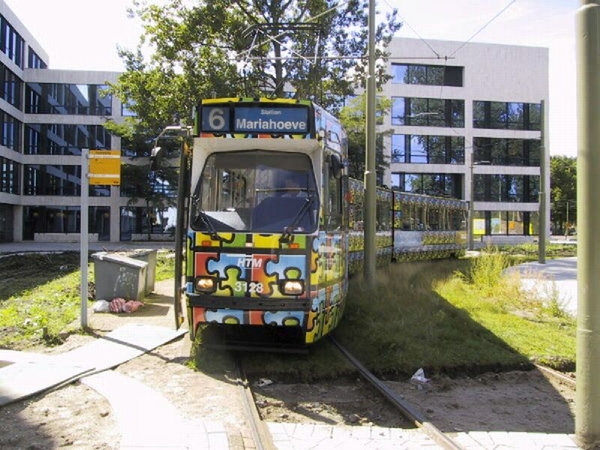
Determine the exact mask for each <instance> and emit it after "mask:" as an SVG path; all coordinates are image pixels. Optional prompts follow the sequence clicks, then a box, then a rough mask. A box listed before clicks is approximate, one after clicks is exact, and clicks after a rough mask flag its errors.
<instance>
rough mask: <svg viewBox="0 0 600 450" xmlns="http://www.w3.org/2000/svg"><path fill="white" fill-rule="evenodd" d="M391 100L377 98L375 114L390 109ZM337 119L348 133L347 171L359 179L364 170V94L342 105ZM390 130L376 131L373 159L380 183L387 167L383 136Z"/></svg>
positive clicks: (381, 114)
mask: <svg viewBox="0 0 600 450" xmlns="http://www.w3.org/2000/svg"><path fill="white" fill-rule="evenodd" d="M391 103H392V102H391V100H390V99H387V98H383V97H379V98H378V99H377V104H376V111H377V113H376V115H377V117H378V118H379V119H383V117H384V116H385V115H386V114H387V113H388V112H389V111H390V110H391ZM339 119H340V122H341V123H342V125H343V126H344V129H345V130H346V132H347V133H348V163H349V164H348V172H349V175H350V176H351V177H352V178H356V179H361V178H362V177H363V175H364V171H365V147H366V94H363V95H360V96H358V97H355V98H354V99H352V100H350V101H349V102H348V104H347V105H346V106H345V107H343V108H342V109H341V111H340V113H339ZM391 133H392V130H386V131H382V132H378V133H377V136H376V140H375V146H376V148H375V160H376V165H377V168H376V170H377V180H378V184H381V183H382V181H381V180H383V173H384V171H385V169H386V168H388V167H389V158H387V157H386V156H385V155H384V143H383V139H384V136H386V135H389V134H391Z"/></svg>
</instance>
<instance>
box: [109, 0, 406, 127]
mask: <svg viewBox="0 0 600 450" xmlns="http://www.w3.org/2000/svg"><path fill="white" fill-rule="evenodd" d="M189 3H190V2H185V1H184V0H170V1H168V2H167V3H166V4H164V5H162V6H158V5H147V4H146V3H144V2H141V1H139V0H135V1H134V8H133V9H132V10H131V11H130V13H131V14H136V15H137V16H138V17H139V18H140V19H141V21H142V25H143V28H144V33H143V35H142V37H141V40H140V44H139V46H138V48H137V50H136V51H129V50H124V49H121V50H120V55H121V57H122V58H123V59H124V60H125V64H126V72H125V73H124V74H123V75H122V76H121V77H120V79H119V82H118V83H117V84H115V85H112V86H111V87H110V90H111V92H112V93H113V94H115V95H117V96H118V97H119V98H121V99H122V100H123V101H125V102H126V103H127V104H128V105H129V108H130V109H131V110H132V111H134V112H135V113H136V115H137V119H129V120H127V121H126V123H125V127H129V129H133V128H135V127H137V130H134V131H137V132H140V131H147V132H151V131H152V130H154V132H155V134H154V135H156V134H157V131H158V130H159V129H160V127H163V126H165V125H169V124H173V123H180V122H184V123H187V124H189V123H191V111H192V108H193V107H194V106H195V105H196V104H197V103H198V101H199V100H200V99H201V98H210V97H213V96H217V97H239V96H245V97H259V96H271V95H274V96H279V97H282V96H285V95H286V93H287V92H288V91H289V90H290V89H291V90H293V91H294V96H295V97H296V98H303V99H304V98H310V99H314V100H316V101H317V102H318V103H320V104H321V105H322V106H324V107H325V108H328V109H330V110H331V112H336V111H337V108H338V107H339V106H340V105H341V104H342V103H343V101H344V99H345V98H346V97H347V96H349V95H352V94H353V92H354V89H355V88H356V86H359V85H360V84H361V83H363V84H364V73H365V71H364V66H365V64H364V59H363V58H364V55H365V54H366V45H367V12H366V6H367V5H366V3H365V2H364V1H360V0H350V1H348V2H345V3H342V4H340V5H339V6H338V5H337V4H335V3H333V2H331V1H328V0H210V1H208V0H206V1H202V0H199V1H197V2H196V3H194V4H193V6H189ZM399 28H400V23H399V22H398V20H397V14H396V11H395V10H393V11H392V12H391V13H389V14H388V15H387V17H386V20H384V21H381V23H380V25H379V26H378V27H377V42H378V43H379V45H378V50H377V55H376V56H377V57H378V58H385V57H387V55H388V53H387V52H386V50H385V49H386V47H387V45H388V44H389V42H390V40H391V39H392V36H393V34H394V33H395V32H396V31H397V30H398V29H399ZM147 48H150V49H151V51H152V54H151V56H150V57H149V58H146V57H145V56H144V50H145V49H147ZM378 68H379V72H378V74H377V76H378V81H379V82H380V83H385V82H386V81H387V79H388V78H389V75H388V74H387V73H386V71H385V67H384V66H383V65H379V66H378ZM112 131H114V132H120V133H125V132H127V131H126V130H125V129H123V128H120V129H119V128H118V127H115V128H113V130H112Z"/></svg>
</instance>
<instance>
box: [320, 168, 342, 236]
mask: <svg viewBox="0 0 600 450" xmlns="http://www.w3.org/2000/svg"><path fill="white" fill-rule="evenodd" d="M323 180H324V181H325V183H324V186H325V192H324V193H323V199H324V200H325V202H324V205H323V206H324V216H325V217H324V219H325V223H324V227H325V230H326V231H335V230H338V229H339V228H340V227H341V226H342V195H341V193H342V178H341V177H339V176H337V177H336V176H335V175H334V171H333V170H332V167H331V165H330V163H329V162H326V163H325V164H323Z"/></svg>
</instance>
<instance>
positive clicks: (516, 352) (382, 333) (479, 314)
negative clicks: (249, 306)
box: [0, 251, 576, 382]
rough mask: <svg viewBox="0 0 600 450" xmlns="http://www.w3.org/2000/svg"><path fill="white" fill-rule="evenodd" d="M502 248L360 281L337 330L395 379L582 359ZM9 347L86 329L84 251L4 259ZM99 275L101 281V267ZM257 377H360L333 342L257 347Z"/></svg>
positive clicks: (569, 326) (4, 329) (1, 284)
mask: <svg viewBox="0 0 600 450" xmlns="http://www.w3.org/2000/svg"><path fill="white" fill-rule="evenodd" d="M157 256H158V257H157V271H156V273H157V280H162V279H167V278H171V277H172V276H173V263H174V260H173V253H172V252H158V255H157ZM520 260H521V259H520V257H518V256H515V254H512V255H508V254H506V253H504V252H498V251H492V252H490V253H489V254H483V256H482V257H481V258H470V259H460V260H443V261H424V262H412V263H403V264H394V265H391V266H389V267H388V268H386V269H380V270H379V271H378V276H377V282H376V283H374V285H369V284H368V283H366V282H365V280H364V279H362V278H361V277H356V278H353V279H352V280H351V282H350V288H349V296H348V302H347V306H346V311H345V313H344V317H343V319H342V322H341V324H340V326H339V327H338V329H337V330H336V332H335V337H336V338H337V339H338V340H339V341H340V342H341V343H342V344H344V345H345V346H347V347H348V348H349V350H350V351H351V352H352V353H353V354H355V355H356V356H357V357H358V358H359V359H360V360H361V361H363V362H364V363H365V364H366V365H367V366H368V367H369V368H371V369H372V370H374V371H375V372H377V373H378V374H380V375H382V376H387V377H390V378H397V377H406V376H410V375H412V374H413V373H414V372H415V371H416V370H417V369H418V368H421V367H422V368H425V369H426V370H427V371H428V372H429V373H432V372H438V373H439V372H445V373H448V374H454V373H480V372H483V371H488V370H507V369H513V368H520V367H524V366H527V365H530V364H531V362H542V363H544V364H548V365H550V366H552V367H555V368H559V369H560V368H567V369H572V368H573V367H574V364H575V330H576V323H575V319H573V318H572V317H570V316H568V315H567V314H565V313H564V312H563V311H562V310H561V308H560V301H559V299H558V298H556V296H554V297H552V296H550V297H551V298H550V300H542V299H537V298H534V297H532V295H531V294H528V293H526V292H523V291H522V289H521V287H520V280H519V279H518V275H514V276H513V275H510V276H502V275H501V273H502V271H503V269H504V268H506V267H507V266H509V265H512V264H514V263H515V261H520ZM0 271H1V273H3V274H4V277H3V278H2V280H0V293H1V296H0V347H4V348H13V349H25V348H28V347H32V346H35V345H38V344H45V345H54V344H57V343H60V341H61V339H62V336H63V335H65V333H71V332H78V331H80V330H78V329H77V326H78V322H77V318H78V317H79V314H80V298H79V295H80V294H79V292H80V286H79V285H80V282H81V277H80V273H79V254H78V253H75V252H73V253H63V254H53V255H36V254H31V255H19V256H10V257H4V258H0ZM89 271H90V272H89V276H88V279H89V280H94V277H93V264H90V265H89ZM197 351H198V353H197V355H196V358H195V361H196V364H198V367H204V368H206V367H210V366H211V365H214V366H215V367H217V366H220V365H222V364H223V362H219V360H218V356H215V354H216V353H215V352H212V353H205V352H204V351H203V350H201V349H199V350H198V349H197ZM243 357H244V365H245V367H246V370H247V371H248V373H249V375H252V373H256V374H260V376H265V375H266V376H269V375H271V376H280V377H290V378H294V379H296V380H298V379H299V380H302V381H306V382H310V381H312V380H315V379H323V378H325V379H327V378H329V379H335V378H339V377H343V376H353V371H352V369H350V368H349V366H348V365H347V363H346V362H345V361H344V360H343V358H342V357H341V356H340V355H339V354H338V353H337V350H335V349H334V348H333V347H332V345H331V344H330V343H329V342H328V341H327V340H324V341H322V342H320V343H318V344H316V345H315V346H313V347H311V349H310V352H309V354H308V355H277V354H261V353H247V354H244V356H243Z"/></svg>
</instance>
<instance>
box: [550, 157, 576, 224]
mask: <svg viewBox="0 0 600 450" xmlns="http://www.w3.org/2000/svg"><path fill="white" fill-rule="evenodd" d="M550 180H551V185H552V186H551V191H550V203H551V205H552V206H551V210H550V217H551V219H550V221H551V222H552V224H553V228H554V230H556V231H555V234H564V233H565V231H566V230H565V228H564V227H565V226H569V225H572V224H577V159H576V158H571V157H568V156H552V157H551V158H550ZM567 216H568V217H567ZM567 222H568V224H567Z"/></svg>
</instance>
